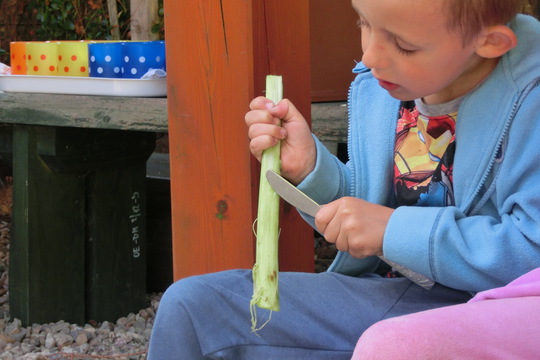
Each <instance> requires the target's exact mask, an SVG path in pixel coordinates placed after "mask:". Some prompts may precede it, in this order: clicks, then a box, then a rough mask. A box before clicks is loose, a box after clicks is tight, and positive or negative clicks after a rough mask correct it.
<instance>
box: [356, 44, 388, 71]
mask: <svg viewBox="0 0 540 360" xmlns="http://www.w3.org/2000/svg"><path fill="white" fill-rule="evenodd" d="M362 62H363V63H364V65H365V66H366V67H368V68H370V69H382V68H385V67H386V66H387V65H388V64H387V62H388V61H387V60H385V56H384V48H383V47H382V46H381V45H379V44H378V43H377V42H375V41H369V42H368V44H367V46H365V47H364V53H363V55H362Z"/></svg>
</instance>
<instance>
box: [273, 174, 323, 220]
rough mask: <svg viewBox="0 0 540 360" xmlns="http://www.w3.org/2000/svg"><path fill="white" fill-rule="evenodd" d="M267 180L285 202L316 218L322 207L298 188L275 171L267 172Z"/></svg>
mask: <svg viewBox="0 0 540 360" xmlns="http://www.w3.org/2000/svg"><path fill="white" fill-rule="evenodd" d="M266 179H267V180H268V182H269V183H270V186H272V188H273V189H274V191H275V192H276V193H277V194H278V195H279V196H281V198H282V199H283V200H285V201H286V202H288V203H289V204H291V205H292V206H294V207H295V208H297V209H298V210H300V211H303V212H305V213H306V214H308V215H311V216H313V217H315V215H316V214H317V212H318V211H319V209H320V208H321V206H320V205H319V204H317V203H316V202H315V201H313V199H311V198H310V197H309V196H307V195H306V194H304V193H303V192H302V191H300V190H298V188H297V187H296V186H294V185H293V184H291V183H290V182H288V181H287V180H286V179H285V178H283V177H282V176H281V175H279V174H278V173H276V172H275V171H273V170H268V171H267V172H266Z"/></svg>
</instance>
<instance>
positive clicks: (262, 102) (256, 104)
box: [249, 96, 274, 110]
mask: <svg viewBox="0 0 540 360" xmlns="http://www.w3.org/2000/svg"><path fill="white" fill-rule="evenodd" d="M267 104H271V106H270V107H272V106H273V105H274V103H273V102H272V100H270V99H268V98H265V97H264V96H259V97H256V98H255V99H253V100H252V101H251V103H250V104H249V108H250V110H267V109H268V106H267Z"/></svg>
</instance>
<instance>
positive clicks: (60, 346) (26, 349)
mask: <svg viewBox="0 0 540 360" xmlns="http://www.w3.org/2000/svg"><path fill="white" fill-rule="evenodd" d="M9 227H10V222H9V219H6V218H5V217H1V218H0V273H1V275H0V359H2V360H11V359H29V360H30V359H34V360H46V359H54V360H63V359H66V360H67V359H77V360H86V359H119V360H139V359H146V351H147V347H148V340H149V339H150V333H151V331H152V325H153V323H154V317H155V314H156V310H157V307H158V305H159V300H160V294H152V295H150V296H149V297H148V304H149V306H148V307H147V308H146V309H141V310H140V311H139V312H138V313H137V314H133V313H131V314H127V315H126V316H125V317H122V318H120V319H118V320H117V321H116V322H107V321H105V322H103V323H99V324H98V323H91V324H84V325H77V324H69V323H66V322H64V321H63V320H61V321H58V322H56V323H50V324H33V325H32V326H28V327H23V326H22V325H21V321H20V320H19V319H11V318H10V316H9V304H8V278H9V276H8V271H7V270H8V263H9Z"/></svg>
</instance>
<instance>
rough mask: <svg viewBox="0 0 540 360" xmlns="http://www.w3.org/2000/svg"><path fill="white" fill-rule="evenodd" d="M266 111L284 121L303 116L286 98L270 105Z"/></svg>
mask: <svg viewBox="0 0 540 360" xmlns="http://www.w3.org/2000/svg"><path fill="white" fill-rule="evenodd" d="M266 106H268V104H266ZM268 111H270V113H271V114H272V115H274V116H275V117H277V118H280V119H281V120H282V121H284V122H291V121H295V120H297V119H300V118H303V117H302V114H300V112H299V111H298V110H297V109H296V107H295V106H294V105H293V104H292V103H291V102H290V101H289V100H288V99H283V100H281V101H280V102H278V103H277V104H276V105H275V106H273V107H270V108H269V109H268Z"/></svg>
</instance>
